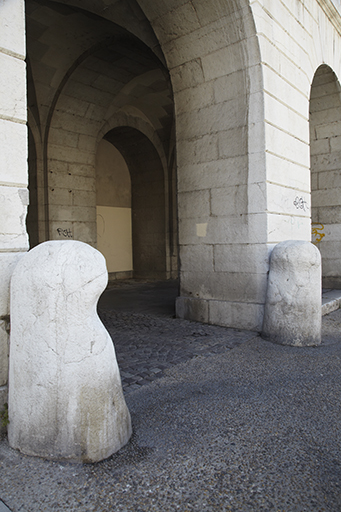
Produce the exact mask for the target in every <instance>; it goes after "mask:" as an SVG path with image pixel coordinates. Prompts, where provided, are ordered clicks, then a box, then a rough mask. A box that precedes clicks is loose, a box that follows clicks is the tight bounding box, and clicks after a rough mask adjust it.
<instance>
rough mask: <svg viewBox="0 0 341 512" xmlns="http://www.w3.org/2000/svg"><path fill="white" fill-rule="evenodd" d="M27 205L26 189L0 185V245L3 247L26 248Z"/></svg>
mask: <svg viewBox="0 0 341 512" xmlns="http://www.w3.org/2000/svg"><path fill="white" fill-rule="evenodd" d="M27 205H28V190H27V189H22V188H16V187H1V186H0V218H1V233H0V246H1V247H2V248H4V249H8V248H11V249H19V248H21V249H24V250H25V249H26V248H27V247H28V239H27V234H26V226H25V217H26V210H27Z"/></svg>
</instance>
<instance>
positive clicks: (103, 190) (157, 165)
mask: <svg viewBox="0 0 341 512" xmlns="http://www.w3.org/2000/svg"><path fill="white" fill-rule="evenodd" d="M108 144H109V145H110V146H109V145H108ZM104 151H106V152H107V156H109V155H111V158H112V157H113V156H114V155H116V162H115V163H114V161H113V159H111V161H109V159H107V163H106V164H104V165H103V153H104ZM109 158H110V157H109ZM110 168H111V169H110ZM127 171H128V173H129V178H130V179H129V178H128V175H127ZM109 204H110V206H108V205H109ZM166 206H167V204H166V195H165V180H164V169H163V166H162V162H161V159H160V157H159V155H158V153H157V151H156V149H155V147H154V145H153V144H152V143H151V141H150V140H149V139H148V138H147V137H146V136H145V135H144V134H143V133H141V132H140V131H139V130H137V129H135V128H131V127H129V126H122V127H118V128H114V129H112V130H111V131H109V132H108V133H107V134H106V135H105V136H104V138H103V140H102V141H101V143H100V145H99V150H98V159H97V215H98V217H97V219H98V220H97V229H98V231H100V230H101V229H102V228H101V224H102V223H103V214H104V212H105V216H106V222H105V224H106V225H108V227H107V231H106V233H105V232H104V233H103V235H101V234H100V236H102V238H100V239H99V246H98V248H99V249H100V250H101V247H104V245H106V250H109V245H110V247H111V249H110V250H111V251H112V250H113V249H114V247H115V246H116V247H117V245H120V246H121V251H117V250H116V253H118V252H120V254H122V255H123V252H124V254H125V265H126V268H122V267H120V266H119V265H120V262H119V258H118V254H117V257H116V259H115V258H113V257H112V252H111V255H109V254H108V256H107V255H106V254H105V256H106V257H107V261H112V267H111V268H110V270H111V272H119V271H121V272H124V273H129V271H132V277H134V278H137V279H159V280H161V279H166V278H168V277H170V275H169V272H167V268H169V264H168V265H167V253H168V254H169V248H168V247H167V245H169V244H167V237H166ZM130 212H131V214H130ZM99 214H101V215H102V217H99ZM110 216H111V222H110V221H109V217H110ZM130 219H131V220H130ZM130 222H131V228H130ZM113 224H116V232H117V238H116V240H115V239H114V238H112V237H111V239H110V240H108V235H109V233H113ZM110 226H111V229H110ZM118 233H120V234H119V235H118ZM129 238H130V239H131V257H130V255H129V247H130V244H129ZM167 249H168V250H167ZM110 270H109V272H110Z"/></svg>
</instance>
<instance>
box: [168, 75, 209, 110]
mask: <svg viewBox="0 0 341 512" xmlns="http://www.w3.org/2000/svg"><path fill="white" fill-rule="evenodd" d="M213 103H214V91H213V84H212V83H211V82H209V83H204V84H200V85H198V86H197V87H191V88H190V89H184V90H183V91H179V92H178V93H177V94H176V96H175V111H176V114H177V115H180V114H183V113H185V112H193V111H195V110H198V109H201V108H203V107H207V106H209V105H212V104H213Z"/></svg>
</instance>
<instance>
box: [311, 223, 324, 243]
mask: <svg viewBox="0 0 341 512" xmlns="http://www.w3.org/2000/svg"><path fill="white" fill-rule="evenodd" d="M323 230H324V225H323V224H321V222H313V223H312V224H311V235H312V243H313V244H318V243H320V242H321V240H322V238H323V237H324V236H326V234H325V233H323Z"/></svg>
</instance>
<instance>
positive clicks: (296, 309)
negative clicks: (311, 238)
mask: <svg viewBox="0 0 341 512" xmlns="http://www.w3.org/2000/svg"><path fill="white" fill-rule="evenodd" d="M321 293H322V292H321V255H320V251H319V250H318V249H317V248H316V247H315V246H314V245H313V244H311V243H310V242H304V241H301V240H299V241H296V240H289V241H286V242H281V243H279V244H277V245H276V247H275V248H274V250H273V251H272V254H271V258H270V272H269V281H268V290H267V298H266V304H265V315H264V322H263V331H262V337H263V338H264V339H267V340H270V341H274V342H276V343H281V344H282V345H292V346H297V347H302V346H308V345H318V344H319V343H321V308H322V304H321Z"/></svg>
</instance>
